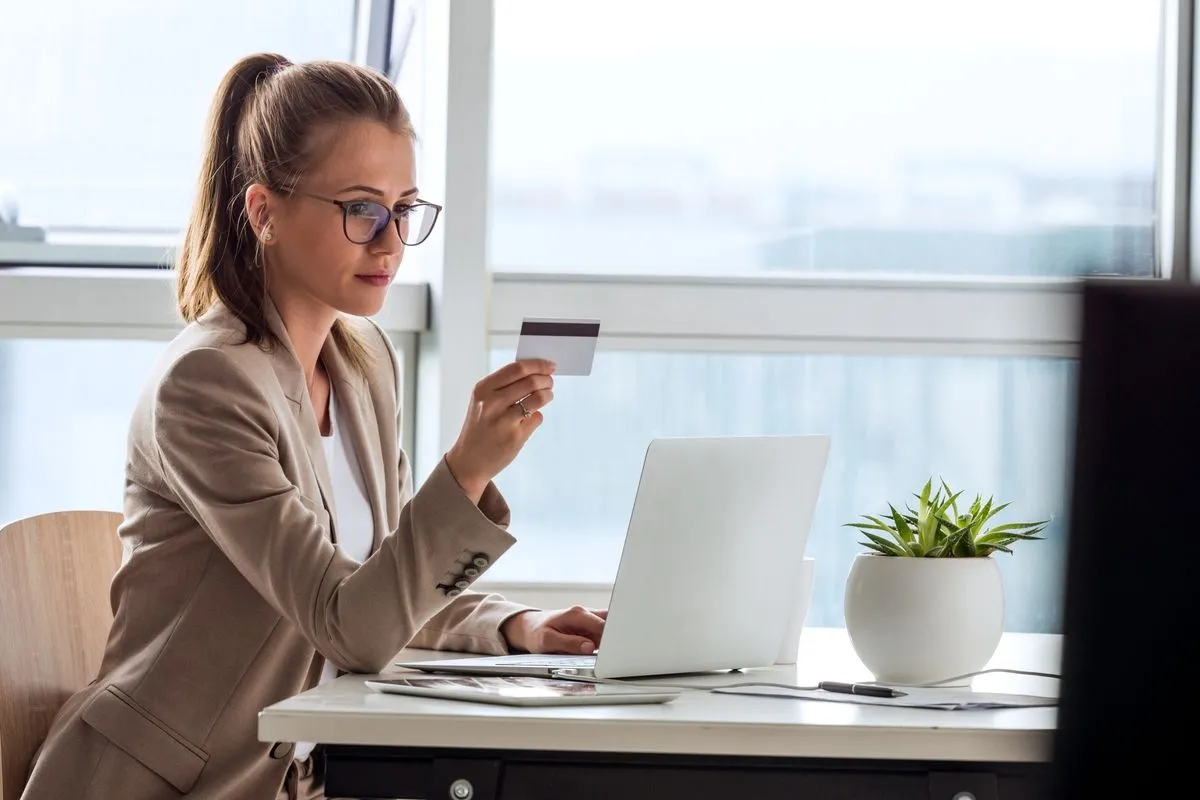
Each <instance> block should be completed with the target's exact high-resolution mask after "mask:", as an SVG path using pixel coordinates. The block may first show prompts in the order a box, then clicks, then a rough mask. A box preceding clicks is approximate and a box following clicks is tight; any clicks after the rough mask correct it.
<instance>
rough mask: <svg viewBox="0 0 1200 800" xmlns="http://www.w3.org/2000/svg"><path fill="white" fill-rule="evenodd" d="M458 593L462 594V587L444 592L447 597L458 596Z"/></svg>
mask: <svg viewBox="0 0 1200 800" xmlns="http://www.w3.org/2000/svg"><path fill="white" fill-rule="evenodd" d="M460 594H462V589H450V590H449V591H447V592H446V596H447V597H458V596H459V595H460Z"/></svg>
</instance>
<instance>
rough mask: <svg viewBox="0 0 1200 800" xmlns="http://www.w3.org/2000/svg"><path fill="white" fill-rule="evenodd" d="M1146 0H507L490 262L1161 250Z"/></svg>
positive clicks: (936, 259) (882, 264) (1115, 262)
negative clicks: (999, 0) (969, 0)
mask: <svg viewBox="0 0 1200 800" xmlns="http://www.w3.org/2000/svg"><path fill="white" fill-rule="evenodd" d="M1161 16H1162V8H1161V4H1160V3H1158V2H1153V1H1152V0H1104V2H1097V1H1096V0H1055V2H1044V0H1014V1H1013V2H1005V3H962V2H958V1H957V0H910V1H909V2H903V3H897V2H894V0H871V1H870V2H867V1H866V0H863V1H862V2H854V3H836V2H830V1H829V0H795V2H788V3H782V2H779V1H778V0H741V1H740V2H736V3H731V2H729V0H613V2H608V3H603V4H587V3H562V2H557V1H556V0H497V3H496V14H495V17H496V21H495V66H494V87H495V88H494V98H493V108H494V115H493V125H492V132H493V160H492V186H491V191H492V197H493V202H492V215H491V240H490V241H491V252H492V261H493V267H494V268H495V269H498V270H517V271H540V270H550V271H570V272H580V271H602V272H633V273H644V272H652V273H700V272H729V271H734V272H739V273H750V274H763V273H771V272H774V271H849V272H867V271H870V272H892V273H896V272H899V273H941V274H947V273H952V274H988V275H1033V276H1072V275H1079V274H1084V273H1119V274H1127V275H1149V274H1153V273H1154V260H1153V255H1154V253H1153V248H1154V245H1153V242H1154V227H1155V207H1156V203H1155V178H1156V175H1155V160H1156V142H1157V139H1156V137H1157V135H1158V126H1159V119H1160V114H1159V106H1158V92H1159V83H1160V81H1159V71H1160V64H1159V59H1160V35H1161V28H1162V23H1161Z"/></svg>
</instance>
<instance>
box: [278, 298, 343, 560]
mask: <svg viewBox="0 0 1200 800" xmlns="http://www.w3.org/2000/svg"><path fill="white" fill-rule="evenodd" d="M266 312H267V325H268V326H269V327H270V328H271V332H272V333H273V334H274V335H275V338H276V339H277V340H278V341H279V342H280V343H281V344H282V347H276V348H274V349H273V350H272V357H271V364H272V366H273V367H274V369H275V375H276V376H277V377H278V379H279V384H280V386H282V387H283V391H284V394H285V395H287V398H288V400H289V401H290V402H289V405H290V407H291V409H292V415H293V416H294V417H295V418H296V423H297V424H298V425H299V426H300V432H301V434H302V435H303V437H304V449H305V451H306V452H307V453H308V459H309V462H310V463H311V464H312V468H313V473H314V474H315V475H316V476H317V487H318V488H319V489H320V490H321V501H322V502H323V503H324V504H325V510H326V511H328V512H329V533H330V537H331V538H332V539H333V541H335V542H336V541H337V511H336V509H335V507H334V502H333V479H332V478H331V477H330V474H329V464H328V462H327V461H326V460H325V447H324V446H323V445H322V443H321V431H320V429H318V428H317V414H316V410H315V409H314V408H313V405H312V398H311V397H309V396H308V386H307V385H306V384H305V381H304V370H303V369H301V367H300V359H299V357H298V356H297V355H296V350H295V348H294V347H293V346H292V340H291V339H290V338H288V334H287V329H286V328H285V327H284V326H283V320H282V319H281V318H280V316H279V312H278V311H277V310H276V308H275V304H274V303H272V302H271V301H270V299H268V300H267V302H266ZM326 368H327V369H328V365H326Z"/></svg>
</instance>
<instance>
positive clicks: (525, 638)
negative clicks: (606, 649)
mask: <svg viewBox="0 0 1200 800" xmlns="http://www.w3.org/2000/svg"><path fill="white" fill-rule="evenodd" d="M606 619H608V610H607V609H600V610H593V609H588V608H584V607H583V606H571V607H570V608H565V609H561V610H558V611H522V612H521V613H519V614H517V615H516V616H513V617H509V618H508V619H507V620H505V622H504V624H503V625H502V626H500V633H501V634H503V635H504V638H505V639H506V640H508V645H509V647H510V648H511V649H512V650H520V651H524V652H526V653H564V654H571V655H578V654H583V655H591V654H592V653H594V652H595V651H596V649H597V648H598V647H599V646H600V637H601V636H602V635H603V634H604V621H605V620H606Z"/></svg>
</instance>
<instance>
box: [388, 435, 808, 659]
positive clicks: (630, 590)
mask: <svg viewBox="0 0 1200 800" xmlns="http://www.w3.org/2000/svg"><path fill="white" fill-rule="evenodd" d="M829 444H830V439H829V437H828V436H825V435H813V436H725V437H682V438H658V439H654V440H652V441H651V442H650V444H649V446H648V447H647V448H646V453H645V457H644V460H643V463H642V472H641V477H640V480H639V482H638V487H637V493H636V494H635V496H634V502H633V510H632V512H631V514H630V518H629V525H628V528H627V530H626V533H625V543H624V547H623V548H622V551H621V560H620V564H619V566H618V568H617V576H616V579H615V581H614V583H613V591H612V597H611V599H610V602H609V608H608V621H607V623H606V624H605V628H604V637H603V640H602V642H601V645H600V648H599V650H598V651H597V652H596V654H595V655H590V656H570V655H506V656H469V657H462V658H449V659H436V660H429V661H420V660H418V661H402V662H397V664H396V666H400V667H406V668H409V669H416V670H422V671H426V672H442V673H458V674H471V675H515V676H522V675H528V676H535V677H560V678H561V677H568V676H575V677H579V678H599V679H608V678H636V677H653V676H664V675H682V674H696V673H704V672H715V671H722V670H732V669H748V668H754V667H765V666H770V665H771V664H774V663H775V661H776V660H777V657H778V655H779V652H780V646H781V644H782V642H783V639H784V636H785V634H786V633H787V630H786V628H787V627H788V625H789V623H790V618H791V612H792V610H793V608H792V607H793V606H794V605H795V604H796V602H797V594H798V592H797V590H798V582H799V580H800V569H801V561H802V559H803V557H804V551H805V547H806V546H807V543H808V535H809V528H810V525H811V523H812V516H813V511H814V509H815V507H816V504H817V496H818V494H819V493H820V488H821V481H822V479H823V477H824V474H825V465H826V462H827V460H828V455H829Z"/></svg>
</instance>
